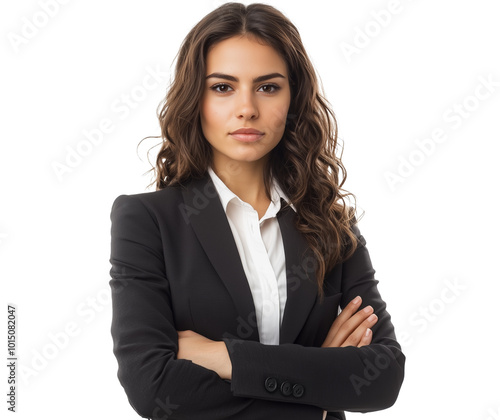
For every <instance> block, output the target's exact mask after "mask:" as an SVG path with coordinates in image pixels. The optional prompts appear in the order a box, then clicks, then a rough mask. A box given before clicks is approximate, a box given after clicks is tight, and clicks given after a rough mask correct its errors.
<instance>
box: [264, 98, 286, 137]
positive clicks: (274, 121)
mask: <svg viewBox="0 0 500 420" xmlns="http://www.w3.org/2000/svg"><path fill="white" fill-rule="evenodd" d="M287 114H288V105H287V104H284V105H282V106H275V107H273V108H272V109H270V110H269V113H268V115H269V127H270V128H271V130H272V131H273V132H275V133H276V135H280V136H281V135H282V134H283V132H284V131H285V123H286V116H287Z"/></svg>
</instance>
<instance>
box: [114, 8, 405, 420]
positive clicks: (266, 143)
mask: <svg viewBox="0 0 500 420" xmlns="http://www.w3.org/2000/svg"><path fill="white" fill-rule="evenodd" d="M159 119H160V125H161V129H162V139H163V143H162V147H161V150H160V152H159V154H158V158H157V161H156V167H155V172H156V187H157V191H155V192H149V193H142V194H135V195H122V196H119V197H118V198H117V199H116V200H115V202H114V203H113V208H112V212H111V220H112V231H111V233H112V244H111V259H110V261H111V263H112V269H111V272H110V273H111V276H112V280H111V281H110V285H111V288H112V297H113V322H112V330H111V332H112V336H113V340H114V352H115V355H116V357H117V360H118V364H119V371H118V377H119V379H120V382H121V384H122V385H123V387H124V388H125V391H126V393H127V396H128V398H129V401H130V403H131V405H132V406H133V407H134V409H135V410H136V411H137V412H138V413H139V414H140V415H141V416H143V417H148V418H154V419H167V418H168V419H177V418H179V419H181V418H182V419H252V420H255V419H300V420H304V419H322V418H328V419H344V418H345V416H344V413H343V411H344V410H350V411H361V412H366V411H373V410H380V409H384V408H387V407H389V406H391V405H392V404H394V402H395V400H396V398H397V395H398V393H399V389H400V386H401V383H402V381H403V376H404V362H405V357H404V355H403V354H402V352H401V348H400V345H399V344H398V342H397V341H396V338H395V334H394V328H393V326H392V324H391V321H390V316H389V314H388V313H387V311H386V310H385V308H386V305H385V302H384V301H383V300H382V299H381V297H380V294H379V293H378V290H377V283H378V282H377V280H375V279H374V277H373V274H374V270H373V268H372V266H371V262H370V258H369V255H368V251H367V249H366V247H365V243H366V242H365V240H364V238H363V236H361V234H360V232H359V229H358V228H357V226H356V221H355V218H354V209H353V208H350V207H348V206H347V205H346V203H345V201H344V199H345V198H346V196H347V195H348V194H347V193H345V192H343V190H341V186H342V184H343V182H344V179H343V178H342V173H343V170H344V168H343V166H342V163H341V161H340V159H339V158H338V157H337V156H336V155H335V151H336V146H337V144H336V142H337V133H336V124H335V119H334V115H333V113H332V111H331V110H330V109H329V107H328V104H327V102H326V101H325V100H324V99H323V98H322V96H321V95H320V94H319V92H318V83H317V79H316V76H315V73H314V70H313V67H312V65H311V63H310V61H309V59H308V57H307V54H306V52H305V50H304V47H303V45H302V42H301V39H300V36H299V34H298V32H297V30H296V28H295V27H294V26H293V24H292V23H291V22H290V21H289V20H288V19H287V18H286V17H284V16H283V15H282V14H281V13H280V12H278V11H277V10H276V9H274V8H272V7H271V6H267V5H262V4H253V5H250V6H248V7H245V6H244V5H242V4H238V3H228V4H225V5H223V6H221V7H219V8H218V9H216V10H214V11H213V12H211V13H210V14H208V15H207V16H206V17H205V18H203V19H202V20H201V21H200V22H199V23H198V24H197V25H196V26H195V27H194V28H193V29H192V30H191V32H190V33H189V34H188V35H187V37H186V39H185V40H184V42H183V44H182V46H181V49H180V51H179V55H178V60H177V64H176V72H175V80H174V82H173V83H172V85H171V87H170V89H169V92H168V94H167V96H166V98H165V102H164V105H163V108H162V110H161V112H160V113H159ZM344 178H345V176H344ZM339 309H341V310H342V312H341V313H340V315H339V314H338V311H339ZM327 412H328V413H327Z"/></svg>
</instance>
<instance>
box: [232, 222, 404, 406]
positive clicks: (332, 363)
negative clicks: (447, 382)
mask: <svg viewBox="0 0 500 420" xmlns="http://www.w3.org/2000/svg"><path fill="white" fill-rule="evenodd" d="M352 229H353V231H354V232H355V234H356V236H357V238H358V246H357V248H356V251H355V253H354V254H353V255H352V256H351V257H350V258H349V259H348V260H347V261H345V262H344V263H343V265H342V286H341V287H342V290H341V293H342V299H341V304H340V306H341V308H342V309H343V308H344V307H345V306H346V305H347V304H348V303H349V302H350V301H351V300H352V299H354V297H356V296H358V295H359V296H361V297H362V299H363V306H367V305H371V306H372V307H373V308H374V312H375V314H376V315H377V316H378V321H377V323H376V324H375V325H374V326H373V328H372V331H373V338H372V342H371V344H370V345H368V346H364V347H361V348H358V347H354V346H349V347H339V348H317V347H303V346H301V345H298V344H281V345H279V346H269V345H267V346H266V345H262V344H260V343H258V342H251V341H243V340H238V339H224V341H225V343H226V346H227V348H228V352H229V356H230V358H231V362H232V382H231V389H232V391H233V393H234V395H237V396H242V397H250V398H266V399H270V400H273V401H290V402H294V400H295V401H296V400H297V399H296V398H294V393H293V389H294V387H298V388H299V389H300V391H299V393H300V402H301V403H305V404H311V405H315V406H318V407H322V408H324V409H325V410H327V411H329V412H337V411H358V412H368V411H375V410H381V409H385V408H388V407H390V406H392V405H393V404H394V402H395V401H396V399H397V396H398V394H399V390H400V387H401V385H402V382H403V378H404V364H405V356H404V354H403V353H402V351H401V346H400V345H399V343H398V342H397V341H396V337H395V332H394V327H393V325H392V323H391V317H390V315H389V313H388V312H387V310H386V304H385V302H384V301H383V300H382V298H381V296H380V293H379V292H378V289H377V284H378V280H375V278H374V274H375V270H374V269H373V267H372V263H371V260H370V256H369V253H368V250H367V248H366V240H365V239H364V237H363V236H362V235H361V233H360V231H359V228H358V227H357V225H356V224H355V225H353V226H352ZM269 378H270V379H269ZM266 381H270V382H271V383H273V384H274V383H277V386H276V388H275V387H274V386H272V387H266V386H265V384H266ZM281 387H285V388H288V391H287V390H286V389H285V392H280V390H281ZM290 389H292V392H290Z"/></svg>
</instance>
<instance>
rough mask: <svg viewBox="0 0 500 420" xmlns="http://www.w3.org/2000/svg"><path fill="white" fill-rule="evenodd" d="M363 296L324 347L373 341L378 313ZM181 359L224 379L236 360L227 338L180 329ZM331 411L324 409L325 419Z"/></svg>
mask: <svg viewBox="0 0 500 420" xmlns="http://www.w3.org/2000/svg"><path fill="white" fill-rule="evenodd" d="M361 302H362V299H361V297H360V296H357V297H356V298H354V299H353V300H352V301H351V302H350V303H349V304H348V305H347V306H346V308H345V309H344V310H343V311H342V312H341V313H340V315H339V316H338V317H337V318H336V319H335V321H333V324H332V326H331V327H330V330H329V332H328V335H327V336H326V338H325V341H324V342H323V345H322V346H321V347H347V346H355V347H363V346H367V345H368V344H370V343H371V341H372V330H371V329H370V328H371V327H373V325H375V323H376V322H377V315H375V314H374V313H373V308H372V307H371V306H370V305H368V306H366V307H365V308H363V309H362V310H358V309H359V308H360V306H361ZM178 334H179V352H178V353H177V358H178V359H187V360H191V361H192V362H193V363H196V364H198V365H200V366H203V367H205V368H207V369H210V370H213V371H214V372H216V373H217V374H218V375H219V376H220V377H221V379H231V374H232V364H231V358H230V357H229V352H228V350H227V347H226V344H225V342H224V341H213V340H210V339H208V338H206V337H204V336H202V335H200V334H198V333H195V332H194V331H179V332H178ZM326 415H327V412H326V410H325V411H323V419H326Z"/></svg>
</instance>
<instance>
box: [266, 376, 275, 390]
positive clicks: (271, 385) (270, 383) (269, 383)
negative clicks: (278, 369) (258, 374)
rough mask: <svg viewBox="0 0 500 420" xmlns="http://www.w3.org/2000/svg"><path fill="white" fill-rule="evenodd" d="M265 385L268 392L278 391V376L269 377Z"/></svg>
mask: <svg viewBox="0 0 500 420" xmlns="http://www.w3.org/2000/svg"><path fill="white" fill-rule="evenodd" d="M264 386H265V387H266V390H267V391H268V392H274V391H276V388H278V381H277V380H276V378H273V377H269V378H267V379H266V381H265V382H264Z"/></svg>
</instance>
